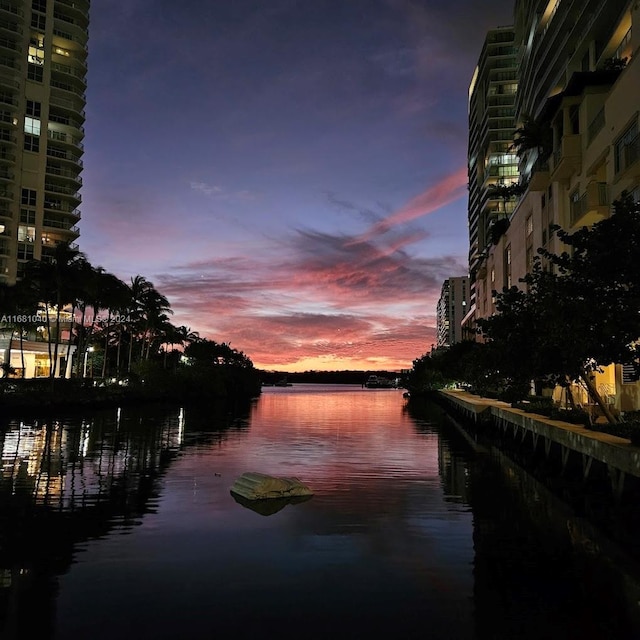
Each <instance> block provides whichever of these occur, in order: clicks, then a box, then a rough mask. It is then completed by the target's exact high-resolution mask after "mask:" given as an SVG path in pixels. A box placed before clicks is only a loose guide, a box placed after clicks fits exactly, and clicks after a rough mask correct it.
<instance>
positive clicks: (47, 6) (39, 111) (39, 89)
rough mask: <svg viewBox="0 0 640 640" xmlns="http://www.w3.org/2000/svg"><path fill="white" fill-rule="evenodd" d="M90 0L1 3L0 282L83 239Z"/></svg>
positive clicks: (21, 0) (11, 281)
mask: <svg viewBox="0 0 640 640" xmlns="http://www.w3.org/2000/svg"><path fill="white" fill-rule="evenodd" d="M88 25H89V0H3V1H2V2H1V3H0V282H5V283H9V284H11V283H13V282H15V281H16V279H19V278H20V277H21V274H22V272H23V269H24V265H25V264H26V263H27V261H29V260H32V259H36V260H47V259H50V258H51V256H52V253H53V249H54V247H55V245H56V244H58V243H60V242H71V243H72V242H73V241H74V240H75V239H76V238H77V237H78V227H77V223H78V221H79V220H80V211H79V210H78V206H79V205H80V195H79V189H80V186H81V184H82V180H81V178H80V174H81V172H82V154H83V145H82V139H83V136H84V129H83V124H84V108H85V89H86V73H87V66H86V60H87V39H88V32H87V29H88Z"/></svg>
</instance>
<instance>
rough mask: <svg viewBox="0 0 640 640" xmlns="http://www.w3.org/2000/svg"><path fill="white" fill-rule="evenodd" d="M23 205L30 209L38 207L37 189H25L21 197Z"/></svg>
mask: <svg viewBox="0 0 640 640" xmlns="http://www.w3.org/2000/svg"><path fill="white" fill-rule="evenodd" d="M21 202H22V204H25V205H27V206H29V207H35V206H36V191H35V189H23V190H22V196H21Z"/></svg>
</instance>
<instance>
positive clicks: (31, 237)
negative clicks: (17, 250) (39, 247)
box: [18, 224, 36, 242]
mask: <svg viewBox="0 0 640 640" xmlns="http://www.w3.org/2000/svg"><path fill="white" fill-rule="evenodd" d="M35 241H36V228H35V227H29V226H27V225H24V224H21V225H19V226H18V242H35Z"/></svg>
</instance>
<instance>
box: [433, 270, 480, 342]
mask: <svg viewBox="0 0 640 640" xmlns="http://www.w3.org/2000/svg"><path fill="white" fill-rule="evenodd" d="M470 296H471V293H470V289H469V278H468V276H461V277H457V278H447V279H446V280H445V281H444V282H443V283H442V291H441V293H440V299H439V300H438V308H437V314H436V329H437V344H436V346H437V347H438V348H441V347H449V346H451V345H452V344H456V342H460V341H461V340H462V339H463V334H462V320H463V318H464V317H465V316H466V315H467V310H468V308H469V301H470Z"/></svg>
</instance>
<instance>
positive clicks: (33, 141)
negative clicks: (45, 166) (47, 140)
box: [24, 133, 40, 153]
mask: <svg viewBox="0 0 640 640" xmlns="http://www.w3.org/2000/svg"><path fill="white" fill-rule="evenodd" d="M24 150H25V151H33V152H34V153H37V152H38V151H40V137H39V136H31V135H29V134H28V133H25V134H24Z"/></svg>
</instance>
